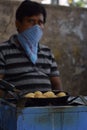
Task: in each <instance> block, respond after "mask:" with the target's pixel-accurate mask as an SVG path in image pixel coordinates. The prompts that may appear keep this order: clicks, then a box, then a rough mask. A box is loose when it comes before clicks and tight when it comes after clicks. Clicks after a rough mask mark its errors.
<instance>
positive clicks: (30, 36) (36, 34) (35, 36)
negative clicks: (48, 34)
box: [18, 25, 43, 64]
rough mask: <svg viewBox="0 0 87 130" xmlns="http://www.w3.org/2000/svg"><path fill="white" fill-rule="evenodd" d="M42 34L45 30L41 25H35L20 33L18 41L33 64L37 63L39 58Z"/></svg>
mask: <svg viewBox="0 0 87 130" xmlns="http://www.w3.org/2000/svg"><path fill="white" fill-rule="evenodd" d="M42 35H43V31H42V29H41V27H40V26H39V25H35V26H33V27H31V28H29V29H26V30H25V31H23V32H22V33H19V34H18V41H19V42H20V44H21V45H22V47H23V48H24V50H25V52H26V54H27V56H28V57H29V59H30V60H31V61H32V63H33V64H35V63H36V61H37V58H38V57H37V52H38V42H39V41H40V39H41V37H42Z"/></svg>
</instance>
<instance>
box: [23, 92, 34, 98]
mask: <svg viewBox="0 0 87 130" xmlns="http://www.w3.org/2000/svg"><path fill="white" fill-rule="evenodd" d="M24 97H26V98H34V93H28V94H26V95H25V96H24Z"/></svg>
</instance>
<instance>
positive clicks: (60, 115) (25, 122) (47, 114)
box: [17, 106, 87, 130]
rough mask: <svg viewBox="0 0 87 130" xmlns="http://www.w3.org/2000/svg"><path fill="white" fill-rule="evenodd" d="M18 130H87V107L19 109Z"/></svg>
mask: <svg viewBox="0 0 87 130" xmlns="http://www.w3.org/2000/svg"><path fill="white" fill-rule="evenodd" d="M17 130H87V106H49V107H27V108H23V109H18V111H17Z"/></svg>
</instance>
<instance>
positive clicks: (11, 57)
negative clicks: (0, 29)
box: [0, 0, 62, 92]
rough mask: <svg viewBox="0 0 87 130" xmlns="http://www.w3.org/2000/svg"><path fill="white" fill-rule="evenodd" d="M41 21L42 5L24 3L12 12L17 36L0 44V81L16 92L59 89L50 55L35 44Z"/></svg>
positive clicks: (40, 34) (47, 50)
mask: <svg viewBox="0 0 87 130" xmlns="http://www.w3.org/2000/svg"><path fill="white" fill-rule="evenodd" d="M45 22H46V10H45V8H44V7H43V5H41V4H39V3H36V2H32V1H28V0H25V1H23V2H22V3H21V4H20V5H19V7H18V9H17V10H16V21H15V24H16V28H17V31H18V34H16V35H12V36H11V37H10V39H9V40H8V41H6V42H4V43H0V78H1V79H3V80H5V81H7V82H9V83H11V84H13V85H15V87H16V88H17V89H19V90H23V91H24V90H28V91H29V92H30V91H36V90H40V91H44V90H45V91H48V90H51V89H53V90H62V85H61V80H60V77H59V71H58V70H57V64H56V62H55V59H54V56H53V54H52V52H51V50H50V49H49V48H48V47H47V46H44V45H41V44H40V43H39V41H40V39H41V37H42V35H43V29H44V24H45Z"/></svg>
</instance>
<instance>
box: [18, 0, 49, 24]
mask: <svg viewBox="0 0 87 130" xmlns="http://www.w3.org/2000/svg"><path fill="white" fill-rule="evenodd" d="M38 14H42V15H43V17H44V23H45V22H46V15H47V14H46V10H45V8H44V6H43V5H42V4H40V3H37V2H34V1H30V0H25V1H23V2H22V3H21V4H20V5H19V7H18V8H17V10H16V20H18V21H20V22H22V20H23V18H24V17H25V16H30V17H31V16H33V15H38Z"/></svg>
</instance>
